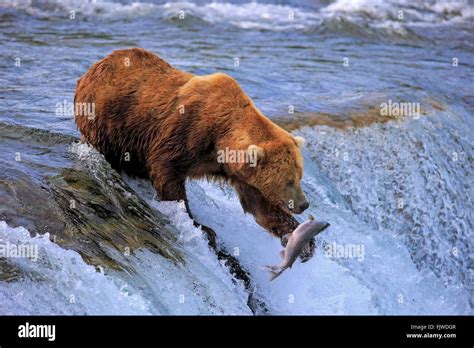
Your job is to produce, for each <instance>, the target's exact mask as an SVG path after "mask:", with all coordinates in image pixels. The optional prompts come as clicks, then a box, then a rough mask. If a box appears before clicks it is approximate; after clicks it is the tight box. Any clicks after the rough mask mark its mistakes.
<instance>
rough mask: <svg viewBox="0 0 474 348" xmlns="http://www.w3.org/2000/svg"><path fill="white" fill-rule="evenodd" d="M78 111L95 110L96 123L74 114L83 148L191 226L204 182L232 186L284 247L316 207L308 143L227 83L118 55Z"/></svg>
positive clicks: (135, 52)
mask: <svg viewBox="0 0 474 348" xmlns="http://www.w3.org/2000/svg"><path fill="white" fill-rule="evenodd" d="M74 103H75V106H77V105H87V104H89V105H90V104H92V105H94V108H92V109H93V110H94V114H93V115H90V114H88V115H85V114H83V113H81V112H79V111H78V110H81V108H77V107H75V120H76V123H77V126H78V128H79V130H80V132H81V134H82V137H83V140H85V141H87V142H88V143H90V144H91V145H92V146H94V147H95V148H96V149H97V150H98V151H99V152H101V153H102V154H103V155H104V156H105V158H106V159H107V160H108V161H109V162H110V163H111V165H112V167H114V168H115V169H117V170H122V171H124V172H125V173H127V174H128V175H131V176H137V177H141V178H148V179H150V180H151V182H152V184H153V186H154V188H155V190H156V193H157V196H158V197H159V199H161V200H176V201H179V200H183V201H184V202H185V203H186V207H187V208H188V212H189V213H190V216H191V217H192V215H191V212H190V211H189V206H188V204H187V198H186V190H185V181H186V179H193V178H203V177H204V178H208V179H211V180H218V181H224V182H227V183H228V184H230V185H231V186H233V187H234V188H235V190H236V192H237V194H238V195H239V197H240V202H241V205H242V207H243V210H244V211H245V212H247V213H251V214H253V216H254V217H255V220H256V222H257V223H258V224H260V225H261V226H262V227H264V228H265V229H266V230H268V231H269V232H271V233H272V234H273V235H275V236H277V237H280V238H282V237H283V236H284V235H286V234H288V233H291V232H292V231H293V230H294V229H295V228H296V227H297V226H298V224H299V223H298V221H297V220H296V219H295V218H294V217H293V216H292V214H300V213H302V212H303V211H304V210H305V209H306V208H308V206H309V204H308V201H307V200H306V198H305V195H304V193H303V191H302V189H301V184H300V182H301V178H302V175H303V158H302V154H301V148H302V146H303V143H304V139H302V138H300V137H294V136H292V135H291V134H290V133H288V132H287V131H285V130H284V129H282V128H280V127H279V126H277V125H276V124H274V123H273V122H271V121H270V120H269V119H268V118H266V117H265V116H264V115H263V114H262V113H261V112H260V111H259V110H258V109H257V107H256V106H255V105H254V103H253V102H252V100H251V99H250V97H248V96H247V95H246V94H245V93H244V91H243V90H242V88H241V87H240V85H239V84H238V83H237V81H235V80H234V79H233V78H232V77H230V76H228V75H225V74H222V73H216V74H212V75H207V76H195V75H193V74H190V73H187V72H183V71H180V70H177V69H175V68H173V67H172V66H171V65H169V64H168V63H167V62H165V61H164V60H163V59H161V58H159V57H158V56H156V55H155V54H153V53H151V52H148V51H146V50H144V49H140V48H133V49H126V50H118V51H114V52H112V53H111V54H110V55H109V56H107V57H105V58H104V59H102V60H101V61H99V62H97V63H95V64H94V65H93V66H92V67H91V68H90V69H89V70H88V71H87V72H86V73H85V74H84V75H83V76H82V77H81V78H80V79H79V80H78V82H77V89H76V93H75V96H74ZM224 154H225V155H224ZM229 154H230V155H229ZM239 154H240V155H239ZM286 237H288V236H286ZM285 239H286V238H283V239H282V240H283V241H284V240H285ZM313 248H314V244H311V245H308V248H306V249H310V250H309V251H308V250H307V253H309V254H312V250H313ZM310 256H311V255H309V257H310Z"/></svg>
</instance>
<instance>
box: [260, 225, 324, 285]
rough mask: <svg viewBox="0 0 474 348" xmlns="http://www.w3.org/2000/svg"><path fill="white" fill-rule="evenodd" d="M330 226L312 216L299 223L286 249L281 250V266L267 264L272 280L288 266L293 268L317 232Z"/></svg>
mask: <svg viewBox="0 0 474 348" xmlns="http://www.w3.org/2000/svg"><path fill="white" fill-rule="evenodd" d="M327 227H329V223H328V222H324V221H316V220H314V218H312V216H310V219H309V220H308V221H306V222H304V223H302V224H301V225H299V226H298V227H297V228H296V229H295V230H294V231H293V233H291V236H290V238H289V239H288V243H287V244H286V247H285V249H284V250H282V251H280V256H281V258H282V260H281V263H280V265H279V266H267V269H268V271H269V272H270V280H273V279H275V278H276V277H278V276H279V275H280V274H282V273H283V271H284V270H286V269H287V268H291V266H293V263H294V262H295V261H296V259H297V258H298V256H299V255H300V254H301V251H302V250H303V248H304V246H305V245H306V244H307V243H309V241H310V240H311V239H312V238H313V237H314V236H316V235H317V234H319V233H321V232H322V231H324V230H325V229H326V228H327Z"/></svg>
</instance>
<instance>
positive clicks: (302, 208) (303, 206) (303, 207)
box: [300, 200, 309, 214]
mask: <svg viewBox="0 0 474 348" xmlns="http://www.w3.org/2000/svg"><path fill="white" fill-rule="evenodd" d="M308 208H309V202H308V201H306V200H305V201H304V202H303V203H301V205H300V214H301V213H302V212H304V211H305V210H306V209H308Z"/></svg>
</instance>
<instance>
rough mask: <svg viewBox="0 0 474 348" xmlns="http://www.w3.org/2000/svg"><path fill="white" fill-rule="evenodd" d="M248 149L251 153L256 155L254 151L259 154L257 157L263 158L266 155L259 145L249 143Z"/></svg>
mask: <svg viewBox="0 0 474 348" xmlns="http://www.w3.org/2000/svg"><path fill="white" fill-rule="evenodd" d="M247 151H248V153H249V154H251V155H254V153H256V154H257V159H259V160H261V159H262V158H263V157H265V151H264V150H263V149H262V148H261V147H260V146H257V145H249V147H248V148H247Z"/></svg>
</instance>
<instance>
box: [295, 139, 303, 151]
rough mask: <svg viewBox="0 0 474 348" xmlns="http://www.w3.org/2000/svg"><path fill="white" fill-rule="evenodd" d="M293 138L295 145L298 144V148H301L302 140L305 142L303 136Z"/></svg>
mask: <svg viewBox="0 0 474 348" xmlns="http://www.w3.org/2000/svg"><path fill="white" fill-rule="evenodd" d="M295 140H296V145H298V147H299V148H300V149H302V148H303V145H304V142H305V140H304V138H303V137H295Z"/></svg>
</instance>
